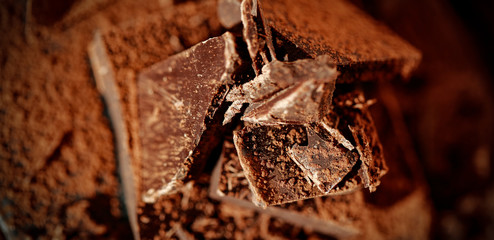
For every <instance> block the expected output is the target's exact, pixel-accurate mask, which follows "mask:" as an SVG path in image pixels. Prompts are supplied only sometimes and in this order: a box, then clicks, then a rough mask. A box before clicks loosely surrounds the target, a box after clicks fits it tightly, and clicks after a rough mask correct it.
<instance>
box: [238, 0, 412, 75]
mask: <svg viewBox="0 0 494 240" xmlns="http://www.w3.org/2000/svg"><path fill="white" fill-rule="evenodd" d="M245 2H251V3H250V4H251V5H254V6H259V8H258V9H257V11H251V15H252V18H254V19H255V20H256V21H257V23H258V24H257V25H261V26H264V32H266V33H269V32H272V37H271V36H270V37H267V38H266V39H269V38H272V39H273V43H272V44H274V49H275V52H276V57H275V58H277V59H285V60H290V61H292V60H295V59H301V58H308V57H312V58H315V57H317V56H320V55H329V56H331V59H332V60H333V61H334V63H335V64H337V65H338V70H339V71H340V72H341V73H342V75H341V76H340V78H339V79H338V81H339V82H350V81H355V80H359V81H366V80H377V79H379V80H385V79H390V78H393V77H396V76H397V75H401V76H403V77H408V76H409V75H410V72H411V71H412V70H413V69H415V68H416V67H417V65H418V63H419V61H420V59H421V54H420V53H419V52H418V51H417V50H416V49H415V48H414V47H412V46H411V45H410V44H408V43H407V42H405V41H404V40H402V39H401V38H399V37H398V36H396V35H395V34H393V33H392V32H391V31H390V30H389V29H387V28H386V27H384V26H383V25H382V24H380V23H378V22H376V21H375V20H373V19H372V18H371V17H369V16H368V15H367V14H365V13H364V12H363V11H361V10H359V9H358V8H356V7H355V6H353V5H352V4H350V3H348V2H346V1H343V0H332V1H310V2H307V1H303V0H289V1H284V0H272V1H271V0H270V1H256V0H246V1H245ZM267 42H268V43H269V41H267ZM268 45H269V44H268Z"/></svg>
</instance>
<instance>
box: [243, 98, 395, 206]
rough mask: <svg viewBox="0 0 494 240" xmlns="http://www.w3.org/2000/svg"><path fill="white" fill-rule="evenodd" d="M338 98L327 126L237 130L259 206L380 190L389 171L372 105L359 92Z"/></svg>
mask: <svg viewBox="0 0 494 240" xmlns="http://www.w3.org/2000/svg"><path fill="white" fill-rule="evenodd" d="M342 91H343V90H342ZM337 94H338V95H337V96H335V98H334V99H333V104H332V106H333V107H332V110H331V111H330V112H331V114H329V115H327V116H324V117H323V119H322V121H321V122H316V123H308V124H305V125H300V124H298V125H297V124H283V125H281V124H280V125H262V124H259V123H249V122H245V127H244V128H243V129H242V130H240V131H236V132H234V142H235V146H236V148H237V152H238V155H239V160H240V163H241V165H242V167H243V169H244V171H245V174H246V177H247V179H248V180H249V183H250V185H251V189H252V191H253V197H254V199H253V201H254V202H255V203H256V204H257V205H259V206H266V205H275V204H282V203H287V202H292V201H296V200H301V199H307V198H313V197H317V196H323V195H333V194H342V193H346V192H351V191H354V190H356V189H357V188H359V187H361V186H363V187H366V188H369V190H370V191H374V190H375V188H376V186H378V185H379V183H380V182H379V179H380V178H381V177H382V176H383V175H384V174H385V173H386V171H387V167H386V164H385V162H384V157H383V153H382V146H381V145H380V143H379V139H378V137H377V133H376V130H375V128H374V127H373V122H372V118H371V116H370V114H369V112H368V109H367V104H369V103H368V102H366V101H365V99H363V96H362V94H361V93H359V92H354V91H350V92H344V91H343V92H338V93H337ZM362 119H365V121H364V120H362ZM303 150H305V151H303Z"/></svg>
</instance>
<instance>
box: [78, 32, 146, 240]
mask: <svg viewBox="0 0 494 240" xmlns="http://www.w3.org/2000/svg"><path fill="white" fill-rule="evenodd" d="M88 53H89V60H90V63H91V67H92V69H93V74H94V78H95V80H96V86H97V88H98V91H99V92H100V93H101V94H102V96H103V98H104V100H105V102H106V105H107V107H108V113H109V116H110V124H111V126H112V130H113V134H114V136H115V140H114V141H115V148H116V154H117V162H118V172H119V175H120V182H121V184H122V190H123V195H124V201H125V202H124V204H125V209H126V211H127V215H128V217H129V221H130V225H131V228H132V233H133V235H134V239H140V238H139V227H138V224H137V201H136V194H135V189H136V188H135V184H134V178H133V170H132V165H131V162H130V152H129V146H128V136H127V127H126V125H125V121H124V120H123V115H122V108H121V106H120V94H119V91H118V89H117V85H116V83H115V79H114V73H113V66H112V64H111V63H110V61H109V57H108V54H107V52H106V47H105V44H104V43H103V38H102V35H101V32H99V31H97V32H96V33H95V34H94V38H93V40H92V42H91V43H90V44H89V47H88Z"/></svg>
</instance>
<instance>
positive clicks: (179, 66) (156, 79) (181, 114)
mask: <svg viewBox="0 0 494 240" xmlns="http://www.w3.org/2000/svg"><path fill="white" fill-rule="evenodd" d="M239 64H240V58H239V56H238V54H237V52H236V48H235V38H234V36H233V35H232V34H231V33H225V34H223V35H222V36H221V37H215V38H211V39H209V40H207V41H204V42H202V43H199V44H197V45H195V46H194V47H192V48H190V49H188V50H186V51H184V52H182V53H180V54H177V55H175V56H172V57H170V58H168V59H166V60H164V61H162V62H160V63H157V64H155V65H153V66H151V67H149V68H148V69H146V70H144V71H143V72H142V73H141V74H140V75H139V82H138V100H139V102H138V104H139V113H140V115H139V120H140V129H141V131H140V138H141V143H142V183H141V187H142V189H143V196H142V199H143V201H144V202H154V201H156V199H157V198H158V197H159V196H160V195H163V194H167V193H170V192H173V191H174V189H175V188H176V185H177V184H178V185H179V184H181V182H182V181H183V180H184V179H186V178H187V177H188V175H189V172H191V171H192V172H195V171H200V170H201V168H202V166H203V165H204V161H205V159H206V158H207V157H208V156H209V153H210V152H211V151H212V149H213V148H214V145H215V144H218V143H219V140H218V138H217V137H215V135H216V134H221V132H220V131H216V132H208V131H207V130H208V129H212V128H214V126H211V125H214V124H216V123H215V122H214V116H215V112H216V111H217V110H218V108H219V106H220V105H221V103H222V101H223V99H224V97H225V95H226V92H227V89H228V86H229V85H231V84H233V80H232V74H233V73H234V71H235V68H236V67H237V66H239Z"/></svg>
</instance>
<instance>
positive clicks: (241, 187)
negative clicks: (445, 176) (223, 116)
mask: <svg viewBox="0 0 494 240" xmlns="http://www.w3.org/2000/svg"><path fill="white" fill-rule="evenodd" d="M209 196H210V197H211V198H213V199H216V200H218V201H222V202H224V203H229V204H234V205H237V206H241V207H243V208H247V209H252V210H255V211H257V212H260V213H264V214H268V215H270V216H273V217H275V218H278V219H280V220H282V221H285V222H287V223H290V224H293V225H295V226H301V227H304V228H309V229H313V230H314V231H316V232H319V233H322V234H325V235H329V236H332V237H336V238H348V237H354V236H357V234H359V229H358V228H356V227H357V226H356V224H355V222H357V221H358V220H357V219H350V218H347V216H345V215H350V214H349V213H347V212H344V213H342V212H341V209H344V208H340V209H339V210H337V211H334V209H337V207H338V206H340V207H341V206H343V205H347V204H349V203H351V204H353V206H354V207H356V206H358V205H361V204H362V203H363V202H362V200H363V198H362V194H361V193H355V194H350V195H346V196H337V197H334V198H324V199H323V198H318V199H308V200H305V201H299V202H296V203H291V204H285V205H282V206H270V207H266V208H260V207H258V206H256V205H254V204H253V203H252V202H251V199H252V193H251V191H250V190H249V184H248V181H247V179H246V178H245V175H244V172H243V169H242V167H241V166H240V162H239V160H238V155H237V154H236V150H235V147H234V144H233V142H231V140H229V141H225V142H224V145H223V151H222V154H221V158H220V160H219V161H218V163H217V164H216V167H215V169H214V171H213V174H212V176H211V184H210V189H209ZM347 209H348V210H350V208H347ZM359 211H361V210H359Z"/></svg>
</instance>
